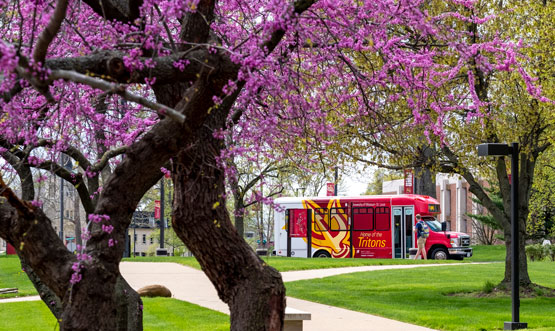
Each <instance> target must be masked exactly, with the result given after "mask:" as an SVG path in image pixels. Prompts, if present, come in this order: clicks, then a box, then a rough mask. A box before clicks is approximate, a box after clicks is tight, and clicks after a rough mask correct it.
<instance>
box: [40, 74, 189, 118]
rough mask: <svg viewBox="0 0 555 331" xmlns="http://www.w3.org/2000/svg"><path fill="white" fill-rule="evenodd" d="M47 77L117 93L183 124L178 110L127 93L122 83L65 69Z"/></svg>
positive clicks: (181, 115) (182, 116)
mask: <svg viewBox="0 0 555 331" xmlns="http://www.w3.org/2000/svg"><path fill="white" fill-rule="evenodd" d="M49 78H50V79H52V80H56V79H64V80H69V81H72V82H76V83H80V84H85V85H89V86H91V87H94V88H97V89H100V90H103V91H106V92H110V93H114V94H118V95H120V96H122V97H123V98H125V99H126V100H129V101H132V102H135V103H138V104H140V105H143V106H145V107H148V108H150V109H153V110H156V111H157V113H158V114H159V115H161V116H168V117H170V118H171V119H173V120H174V121H176V122H177V123H180V124H183V123H184V122H185V116H184V115H183V114H181V113H179V112H178V111H176V110H175V109H172V108H169V107H167V106H164V105H161V104H159V103H156V102H152V101H150V100H148V99H146V98H143V97H140V96H138V95H135V94H132V93H129V92H127V90H126V89H125V86H124V85H120V84H114V83H108V82H106V81H104V80H102V79H98V78H94V77H90V76H85V75H82V74H79V73H77V72H72V71H66V70H54V71H52V74H51V75H50V77H49Z"/></svg>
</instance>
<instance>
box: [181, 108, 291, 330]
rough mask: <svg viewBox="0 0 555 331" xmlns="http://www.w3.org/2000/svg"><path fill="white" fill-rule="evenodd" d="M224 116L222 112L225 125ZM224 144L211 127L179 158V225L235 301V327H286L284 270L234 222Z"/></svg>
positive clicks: (202, 262)
mask: <svg viewBox="0 0 555 331" xmlns="http://www.w3.org/2000/svg"><path fill="white" fill-rule="evenodd" d="M224 116H225V114H222V115H220V117H223V118H220V119H219V120H220V121H221V122H219V123H220V125H221V124H223V121H222V120H223V119H225V117H224ZM211 122H212V123H216V119H215V118H214V117H212V118H211ZM216 125H217V124H216ZM220 127H221V126H220ZM222 148H223V142H222V141H220V140H216V139H215V138H214V137H213V136H212V130H210V129H206V128H205V129H202V132H201V133H200V134H199V135H197V139H196V141H195V142H194V143H193V144H192V145H191V146H190V147H189V148H188V149H185V150H183V151H182V152H181V153H180V154H179V155H178V157H177V158H175V160H174V171H172V174H173V180H174V184H175V197H174V199H175V204H174V206H176V208H175V210H174V217H173V226H174V229H175V231H176V233H177V235H178V236H179V237H180V238H181V239H182V240H183V242H184V243H185V244H186V245H187V247H188V248H189V249H190V250H191V251H192V252H193V254H194V255H195V257H196V258H197V259H198V261H199V263H200V265H201V267H202V270H204V272H205V273H206V275H207V276H208V278H209V279H210V281H211V282H212V284H214V286H215V287H216V290H217V291H218V295H219V296H220V298H221V299H222V300H223V301H224V302H226V303H227V304H228V305H229V307H230V311H231V330H257V331H258V330H281V329H282V327H283V312H284V310H285V288H284V286H283V282H282V280H281V275H280V274H279V272H277V271H276V270H275V269H273V268H272V267H269V266H267V265H264V264H263V263H262V261H261V260H260V258H259V257H258V256H257V255H256V254H255V252H254V251H253V250H252V249H251V247H249V245H248V244H247V243H246V242H245V241H244V240H243V238H242V237H241V236H240V235H239V234H238V233H237V231H236V230H235V228H234V227H233V224H232V223H231V220H230V217H229V213H228V212H227V209H226V207H225V205H226V204H225V198H224V196H225V176H224V173H223V171H222V170H221V168H220V166H219V165H218V163H217V161H216V158H217V157H218V156H219V155H220V151H221V149H222Z"/></svg>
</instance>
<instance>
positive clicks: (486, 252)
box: [123, 245, 505, 271]
mask: <svg viewBox="0 0 555 331" xmlns="http://www.w3.org/2000/svg"><path fill="white" fill-rule="evenodd" d="M261 258H262V260H263V261H264V262H266V263H267V264H269V265H271V266H272V267H274V268H276V269H277V270H278V271H293V270H310V269H325V268H341V267H359V266H367V265H398V264H423V263H426V264H436V263H460V262H466V263H470V262H494V261H504V260H505V246H504V245H498V246H474V253H473V256H472V257H471V258H468V259H464V260H463V261H452V260H450V261H434V260H427V261H423V260H418V261H413V260H394V259H306V258H300V257H282V256H263V257H261ZM123 261H128V262H175V263H179V264H182V265H185V266H189V267H193V268H196V269H200V265H199V264H198V262H197V260H196V259H195V258H194V257H178V256H147V257H132V258H125V259H123Z"/></svg>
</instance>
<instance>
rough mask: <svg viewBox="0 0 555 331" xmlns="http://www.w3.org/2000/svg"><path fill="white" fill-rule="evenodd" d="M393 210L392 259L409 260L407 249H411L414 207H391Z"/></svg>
mask: <svg viewBox="0 0 555 331" xmlns="http://www.w3.org/2000/svg"><path fill="white" fill-rule="evenodd" d="M391 209H392V210H393V257H394V258H396V259H406V258H409V249H410V248H412V247H413V231H412V225H413V214H414V207H412V206H409V207H392V208H391Z"/></svg>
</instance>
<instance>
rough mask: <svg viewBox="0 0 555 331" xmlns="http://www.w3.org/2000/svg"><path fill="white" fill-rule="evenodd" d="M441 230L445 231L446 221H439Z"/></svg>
mask: <svg viewBox="0 0 555 331" xmlns="http://www.w3.org/2000/svg"><path fill="white" fill-rule="evenodd" d="M441 231H443V232H445V231H447V222H441Z"/></svg>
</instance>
